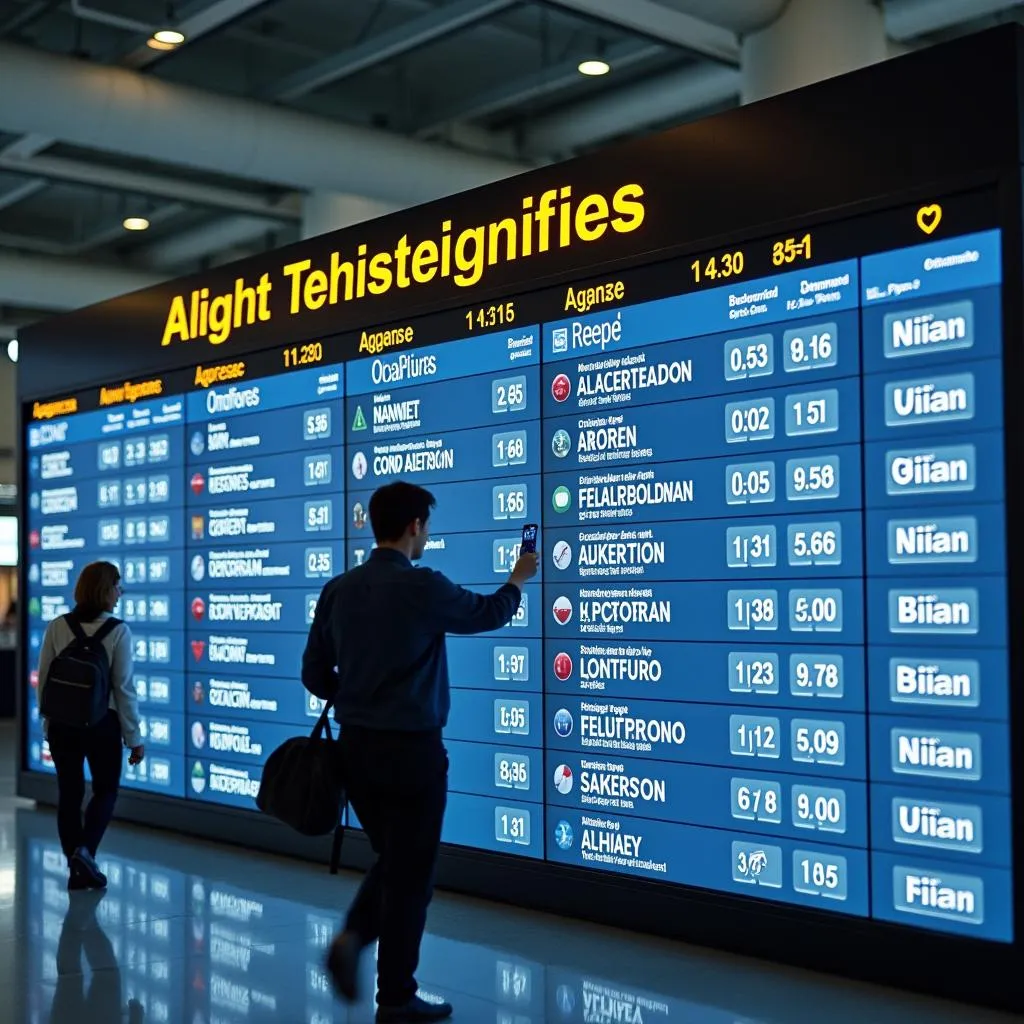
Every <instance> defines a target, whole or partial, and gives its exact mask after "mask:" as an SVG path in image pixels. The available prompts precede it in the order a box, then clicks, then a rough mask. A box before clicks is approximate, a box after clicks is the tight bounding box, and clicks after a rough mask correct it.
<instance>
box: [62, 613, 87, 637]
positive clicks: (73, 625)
mask: <svg viewBox="0 0 1024 1024" xmlns="http://www.w3.org/2000/svg"><path fill="white" fill-rule="evenodd" d="M64 621H65V622H66V623H67V625H68V629H70V630H71V632H72V633H73V634H74V637H75V639H76V640H78V641H79V642H80V643H84V642H85V641H86V640H88V639H89V638H88V637H87V636H86V635H85V630H84V629H82V624H81V623H80V622H79V621H78V619H76V618H75V617H74V615H71V614H68V615H65V616H64Z"/></svg>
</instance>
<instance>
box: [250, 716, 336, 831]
mask: <svg viewBox="0 0 1024 1024" xmlns="http://www.w3.org/2000/svg"><path fill="white" fill-rule="evenodd" d="M333 704H334V702H333V701H329V702H328V704H327V706H326V707H325V708H324V710H323V714H322V715H321V716H320V718H319V719H318V720H317V723H316V725H315V726H314V728H313V731H312V733H310V735H309V736H297V737H295V738H294V739H290V740H286V741H285V742H284V743H282V744H281V746H279V747H278V748H277V749H276V750H275V751H274V752H273V753H272V754H271V755H270V757H268V758H267V763H266V764H265V765H264V767H263V779H262V780H261V782H260V790H259V793H257V794H256V806H257V807H259V809H260V810H261V811H262V812H263V813H264V814H268V815H270V817H272V818H277V820H278V821H283V822H284V823H285V824H286V825H288V826H289V828H293V829H295V831H296V832H299V833H301V834H302V835H304V836H324V835H327V834H328V833H331V832H333V831H334V830H335V829H336V828H337V827H338V824H339V822H340V821H341V814H342V811H343V810H344V809H345V803H346V798H345V784H344V780H343V779H342V777H341V759H340V758H339V757H338V749H337V748H338V740H337V739H335V737H334V736H333V735H332V733H331V723H330V713H331V708H332V707H333Z"/></svg>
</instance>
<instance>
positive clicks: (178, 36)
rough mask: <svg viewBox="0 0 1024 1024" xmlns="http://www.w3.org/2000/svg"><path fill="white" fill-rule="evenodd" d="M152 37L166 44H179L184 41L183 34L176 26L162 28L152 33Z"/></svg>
mask: <svg viewBox="0 0 1024 1024" xmlns="http://www.w3.org/2000/svg"><path fill="white" fill-rule="evenodd" d="M153 39H154V40H156V42H158V43H163V44H164V45H166V46H181V44H182V43H183V42H185V34H184V33H183V32H179V31H178V30H177V29H176V28H162V29H160V31H159V32H154V33H153Z"/></svg>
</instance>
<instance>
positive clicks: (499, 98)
mask: <svg viewBox="0 0 1024 1024" xmlns="http://www.w3.org/2000/svg"><path fill="white" fill-rule="evenodd" d="M664 52H665V48H664V47H663V46H661V45H659V44H656V43H635V42H630V43H620V44H619V45H617V46H613V47H611V48H610V49H609V50H608V51H607V52H606V53H605V55H604V58H605V60H607V61H608V63H609V64H611V66H612V70H613V72H614V71H621V70H623V69H625V68H628V67H632V66H633V65H635V64H642V63H643V62H644V61H647V60H652V59H653V58H655V57H658V56H660V55H661V54H663V53H664ZM578 65H579V61H575V60H573V61H566V62H565V63H564V64H557V65H555V66H553V67H550V68H544V69H543V70H541V71H536V72H534V73H533V74H531V75H523V77H522V78H515V79H513V80H512V81H511V82H508V83H506V84H505V85H502V86H500V87H498V88H497V89H491V90H489V91H487V92H482V93H477V94H472V95H469V96H467V97H466V99H465V101H464V102H463V103H460V104H459V105H458V106H456V107H450V108H449V109H448V110H444V111H442V112H441V113H439V114H435V115H432V116H431V118H430V122H429V124H425V125H423V126H422V127H421V128H419V129H418V130H417V132H416V135H417V137H418V138H425V137H427V136H430V135H435V134H437V132H438V131H439V130H440V129H442V128H443V127H444V126H445V125H448V124H452V123H453V122H459V121H475V120H478V119H480V118H484V117H490V116H492V115H494V114H498V113H501V111H503V110H509V109H510V108H512V107H517V106H521V105H522V104H524V103H529V102H531V101H533V100H537V99H540V98H541V97H543V96H549V95H551V94H552V93H555V92H560V91H561V90H563V89H569V88H572V87H573V86H578V85H579V84H580V73H579V66H578Z"/></svg>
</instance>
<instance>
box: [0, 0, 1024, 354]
mask: <svg viewBox="0 0 1024 1024" xmlns="http://www.w3.org/2000/svg"><path fill="white" fill-rule="evenodd" d="M789 2H795V0H789ZM800 2H806V0H800ZM816 2H817V3H819V4H822V5H826V6H827V5H829V4H833V3H842V4H843V5H848V4H849V3H851V2H852V3H867V0H816ZM878 6H880V7H881V16H883V17H884V21H885V30H886V34H887V35H888V39H889V42H890V43H891V45H892V47H893V52H894V53H897V52H900V50H901V48H908V47H909V48H915V47H919V46H926V45H930V44H932V43H935V42H939V41H942V40H945V39H948V38H951V37H952V36H955V35H958V34H962V33H966V32H969V31H975V30H977V29H980V28H984V27H987V26H989V25H992V24H996V23H999V22H1002V21H1009V20H1016V21H1024V5H1022V4H1018V3H1008V2H1005V0H1003V2H999V0H886V2H885V3H883V4H880V5H878ZM786 7H787V0H178V2H170V3H168V2H167V0H0V336H2V335H3V334H4V333H5V332H6V333H7V334H11V333H12V332H14V331H16V329H17V326H18V325H20V324H23V323H25V322H29V321H31V320H34V319H38V318H39V317H40V316H41V315H42V314H43V313H44V312H45V311H48V310H55V309H63V308H73V307H74V306H77V305H81V304H85V303H88V302H90V301H94V300H95V299H97V298H101V297H105V296H106V295H109V294H116V293H118V292H120V291H124V290H127V289H130V288H133V287H139V286H143V285H145V284H148V283H152V282H155V281H157V280H161V279H165V278H167V277H172V276H177V275H179V274H184V273H188V272H191V271H194V270H198V269H202V268H204V267H207V266H211V265H217V264H220V263H223V262H226V261H228V260H231V259H235V258H238V257H241V256H246V255H250V254H252V253H256V252H260V251H263V250H265V249H268V248H272V247H275V246H279V245H282V244H285V243H287V242H290V241H294V240H296V239H298V238H300V237H302V236H303V234H310V233H318V232H319V231H320V230H325V229H326V228H327V227H330V226H332V224H331V223H328V222H326V221H325V220H324V219H323V217H322V215H318V214H317V213H316V211H317V210H318V209H321V210H322V209H323V207H322V205H321V206H319V207H318V205H317V202H316V199H317V197H318V196H319V197H323V196H327V197H329V198H330V197H334V199H335V200H337V201H340V207H339V206H338V202H337V201H336V202H335V206H334V207H332V209H333V210H334V213H333V214H332V216H333V218H334V220H333V223H334V224H337V223H343V222H344V220H345V218H346V217H347V218H348V219H349V220H350V221H353V222H354V221H355V220H359V219H363V218H365V217H366V216H371V215H374V214H376V213H381V212H386V211H388V210H393V209H397V208H400V207H402V206H406V205H410V204H413V203H417V202H422V201H426V200H429V199H433V198H436V197H438V196H440V195H444V194H447V193H450V192H452V191H458V190H460V189H463V188H468V187H472V186H473V185H476V184H480V183H483V182H485V181H491V180H496V179H498V178H501V177H504V176H507V175H509V174H513V173H516V172H518V171H520V170H523V169H527V168H530V167H534V166H538V165H540V164H543V163H546V162H549V161H552V160H558V159H562V158H565V157H570V156H574V155H577V154H580V153H586V152H588V151H590V150H592V149H594V148H595V147H598V146H601V145H604V144H607V143H608V142H611V141H614V140H616V139H619V138H625V137H630V136H635V135H641V134H645V133H648V132H652V131H655V130H658V129H661V128H664V127H666V126H669V125H674V124H679V123H682V122H684V121H687V120H691V119H694V118H698V117H701V116H705V115H707V114H709V113H713V112H716V111H719V110H723V109H727V108H729V107H731V106H734V105H736V104H737V103H739V102H740V98H741V95H742V94H743V75H744V67H743V52H744V42H745V40H747V39H748V38H750V36H751V33H758V32H759V31H761V30H764V29H766V27H768V26H771V25H772V23H773V22H775V20H776V19H777V18H779V17H780V15H783V14H784V11H785V9H786ZM161 30H175V31H177V32H179V33H180V34H181V35H182V36H184V41H183V42H181V43H180V44H178V45H175V44H172V43H165V44H158V45H162V48H154V46H153V45H152V44H153V43H154V42H158V40H157V39H155V38H154V36H155V34H156V33H157V32H159V31H161ZM585 61H603V62H605V63H606V64H607V65H608V67H609V68H610V70H609V72H608V73H605V74H602V75H597V76H593V75H584V74H581V71H580V67H581V63H582V62H585ZM339 210H340V211H341V213H339ZM344 211H348V212H344ZM339 216H340V217H341V220H340V221H339V220H338V218H339ZM131 218H142V219H144V221H145V222H148V228H147V229H145V230H136V231H131V230H127V229H126V226H125V225H126V221H127V222H128V223H131V220H130V219H131Z"/></svg>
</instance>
